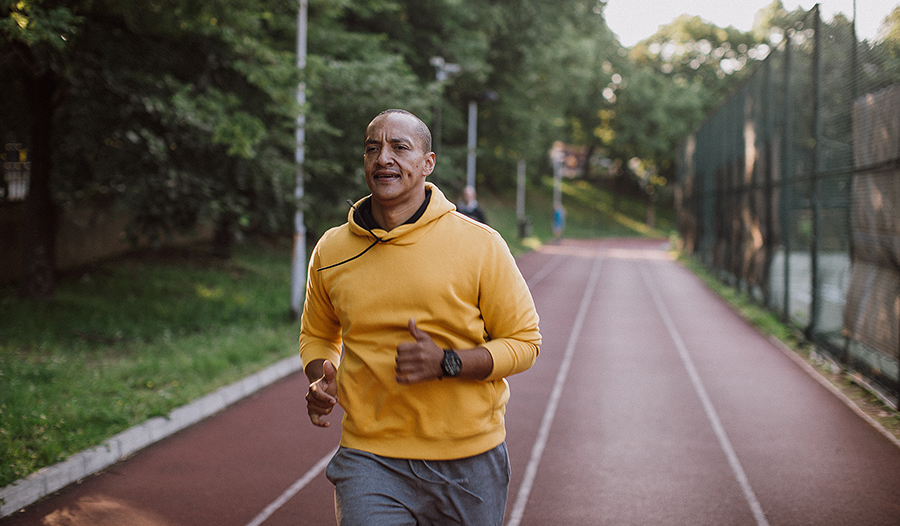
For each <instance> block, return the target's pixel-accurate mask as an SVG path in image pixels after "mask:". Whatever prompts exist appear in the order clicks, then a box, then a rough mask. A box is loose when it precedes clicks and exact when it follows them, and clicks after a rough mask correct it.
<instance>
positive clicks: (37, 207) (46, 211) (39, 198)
mask: <svg viewBox="0 0 900 526" xmlns="http://www.w3.org/2000/svg"><path fill="white" fill-rule="evenodd" d="M80 26H81V19H80V18H79V17H78V16H76V15H75V14H74V13H73V11H72V10H71V9H69V8H67V7H62V6H57V5H53V4H52V3H49V2H47V3H41V2H38V3H26V2H18V3H16V4H12V5H7V4H4V5H3V6H2V7H0V35H2V37H3V48H2V51H0V72H3V73H4V77H5V76H6V75H10V77H13V78H15V79H16V87H18V88H19V90H21V91H19V92H18V93H15V94H13V95H12V96H11V98H13V99H19V100H24V101H25V102H26V106H27V108H28V111H29V113H30V116H31V118H30V119H29V120H30V123H31V126H30V130H28V132H29V133H30V135H31V141H30V148H29V150H30V154H31V159H32V167H31V182H30V190H29V194H28V197H27V200H26V207H25V219H24V220H25V222H26V224H27V225H28V227H27V228H26V229H24V232H25V235H24V243H23V253H24V254H23V265H22V271H23V272H22V275H23V278H22V287H21V290H22V293H23V294H24V295H26V296H28V297H31V298H34V299H38V300H44V301H47V300H49V299H51V298H52V297H53V294H54V290H55V281H54V268H55V251H56V246H55V245H56V244H55V228H56V219H57V209H56V206H55V204H54V202H53V198H52V195H51V185H50V178H51V173H52V169H53V167H52V163H51V159H52V153H51V152H52V136H53V126H54V122H53V121H54V113H55V111H56V109H57V108H58V107H59V106H60V105H61V104H62V103H63V100H64V99H65V97H66V83H65V77H66V75H67V67H66V66H67V64H66V56H67V53H68V50H69V48H70V45H69V40H70V39H71V38H73V37H74V36H76V35H77V33H78V31H79V29H80ZM15 125H17V126H18V127H20V129H21V128H27V125H24V123H18V122H17V123H15Z"/></svg>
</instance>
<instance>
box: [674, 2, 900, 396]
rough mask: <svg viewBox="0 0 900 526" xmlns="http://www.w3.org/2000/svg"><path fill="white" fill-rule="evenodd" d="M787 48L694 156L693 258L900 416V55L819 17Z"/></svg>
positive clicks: (705, 129) (687, 210)
mask: <svg viewBox="0 0 900 526" xmlns="http://www.w3.org/2000/svg"><path fill="white" fill-rule="evenodd" d="M863 3H865V2H863ZM862 7H863V8H865V6H862ZM886 15H887V13H885V16H886ZM784 36H785V38H784V39H783V40H782V41H781V42H780V43H779V44H778V45H777V47H775V48H774V49H773V50H772V51H771V52H770V53H769V55H768V56H767V57H766V59H765V60H764V61H762V63H760V64H759V66H758V68H757V69H756V70H755V71H754V72H753V74H752V75H751V76H750V77H749V78H748V80H747V81H746V82H745V83H743V84H742V86H741V87H740V88H739V89H737V90H736V92H735V93H733V94H732V95H731V97H730V98H729V99H728V100H727V101H726V102H725V103H724V104H723V105H722V106H721V107H719V108H718V109H717V110H716V111H715V112H713V113H712V114H710V115H709V116H708V117H707V119H706V120H705V122H704V123H703V125H702V126H701V127H700V128H699V129H697V130H696V131H695V133H693V134H692V135H691V136H690V137H689V138H688V139H687V140H686V141H685V143H684V144H683V147H682V151H681V155H680V159H679V161H680V165H679V182H678V188H677V191H676V204H677V206H678V212H677V213H678V229H679V232H680V234H681V238H682V242H683V245H684V246H683V248H684V250H685V251H687V252H689V253H693V254H694V255H695V256H696V257H697V258H699V259H700V260H701V261H702V262H704V263H705V264H706V265H707V266H709V267H711V268H712V269H714V270H715V271H716V272H717V273H718V274H719V275H720V277H722V278H723V279H725V280H726V281H727V282H729V283H730V284H732V285H733V286H735V287H738V288H740V289H742V290H744V291H746V292H747V293H748V294H750V295H752V296H753V297H754V298H756V299H757V300H759V301H760V302H763V303H764V304H765V305H766V306H767V307H769V308H771V309H773V310H775V311H777V312H779V313H780V314H781V316H782V318H783V319H784V321H786V322H789V323H790V324H792V325H794V326H797V327H799V328H801V329H802V330H803V331H804V333H805V335H806V336H807V337H808V338H809V339H811V340H812V341H814V342H815V343H816V344H817V346H818V347H819V348H820V349H822V350H823V351H825V352H827V353H829V354H830V355H831V356H832V357H833V358H834V359H835V360H837V361H839V362H841V363H842V364H843V365H845V366H847V367H849V368H851V369H853V370H854V371H856V372H859V373H862V374H863V375H865V376H866V377H867V378H868V379H869V380H870V382H871V383H873V386H874V387H877V388H878V390H879V392H880V393H881V395H882V397H883V398H884V399H885V401H887V402H889V403H892V404H896V402H897V399H898V398H900V371H898V363H900V57H898V56H897V54H896V52H894V53H890V52H889V50H890V48H889V45H888V44H887V43H885V42H875V43H872V42H868V41H865V40H864V41H859V40H858V39H857V37H856V32H855V28H854V26H853V24H852V23H848V22H847V20H846V19H843V20H838V19H835V21H833V22H832V23H831V24H824V23H823V22H822V20H821V17H820V14H819V10H818V7H816V8H813V9H812V10H811V11H809V12H808V13H807V14H806V16H805V17H804V18H803V19H802V20H801V21H798V22H797V23H796V24H794V25H793V26H792V27H790V28H788V29H787V30H786V31H785V35H784ZM895 49H896V48H895Z"/></svg>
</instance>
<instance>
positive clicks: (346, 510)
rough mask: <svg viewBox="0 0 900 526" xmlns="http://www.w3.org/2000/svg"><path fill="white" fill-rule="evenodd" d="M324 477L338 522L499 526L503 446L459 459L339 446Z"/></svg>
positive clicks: (505, 485) (505, 461) (505, 462)
mask: <svg viewBox="0 0 900 526" xmlns="http://www.w3.org/2000/svg"><path fill="white" fill-rule="evenodd" d="M325 476H326V477H328V480H329V481H331V483H332V484H334V504H335V514H336V516H337V523H338V525H339V526H430V525H434V526H438V525H440V526H444V525H467V526H501V525H502V524H503V513H504V511H505V509H506V497H507V491H508V489H509V457H508V455H507V451H506V444H505V443H503V444H500V445H499V446H497V447H495V448H494V449H492V450H490V451H487V452H485V453H482V454H480V455H476V456H474V457H468V458H462V459H458V460H428V461H425V460H406V459H397V458H387V457H381V456H378V455H374V454H372V453H367V452H365V451H359V450H356V449H347V448H344V447H341V448H339V449H338V452H337V453H336V454H335V455H334V457H333V458H332V459H331V462H329V463H328V468H327V469H326V470H325Z"/></svg>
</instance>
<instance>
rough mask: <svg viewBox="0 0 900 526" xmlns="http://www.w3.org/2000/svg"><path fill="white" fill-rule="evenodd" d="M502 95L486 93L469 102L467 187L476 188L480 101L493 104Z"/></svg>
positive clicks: (493, 92) (494, 92) (492, 92)
mask: <svg viewBox="0 0 900 526" xmlns="http://www.w3.org/2000/svg"><path fill="white" fill-rule="evenodd" d="M499 98H500V95H498V94H497V92H496V91H484V92H482V93H481V94H480V95H478V97H476V98H475V99H473V100H471V101H469V141H468V146H469V155H468V158H467V160H466V161H467V162H466V186H471V187H472V188H475V147H476V146H477V143H478V130H477V128H478V101H479V100H483V101H488V102H492V101H495V100H498V99H499Z"/></svg>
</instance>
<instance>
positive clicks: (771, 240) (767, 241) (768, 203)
mask: <svg viewBox="0 0 900 526" xmlns="http://www.w3.org/2000/svg"><path fill="white" fill-rule="evenodd" d="M773 56H774V53H772V54H770V55H769V56H768V57H766V61H765V63H763V83H762V85H763V88H762V89H763V90H764V93H765V95H764V97H765V109H764V110H763V123H764V124H763V129H764V130H765V134H766V135H765V137H766V141H765V145H766V151H765V157H764V160H763V162H764V163H765V165H764V167H763V170H764V171H763V197H762V198H763V199H765V205H764V211H765V212H764V213H765V214H766V221H765V237H764V238H763V250H765V251H766V254H765V257H764V258H763V265H764V266H763V272H762V274H763V283H761V284H760V285H761V289H762V293H763V302H764V303H765V306H766V308H771V306H772V304H771V302H770V300H771V291H772V284H771V282H770V281H771V276H772V273H771V268H772V251H773V250H774V248H775V232H774V230H775V218H774V217H772V216H773V214H774V212H775V210H774V206H773V203H772V199H773V197H774V190H773V185H772V176H773V174H772V168H773V166H772V164H773V159H774V158H775V157H774V152H773V151H772V147H773V146H774V143H775V141H773V140H772V139H773V135H774V133H773V132H774V129H773V126H772V103H773V102H774V101H773V100H772V57H773Z"/></svg>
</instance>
